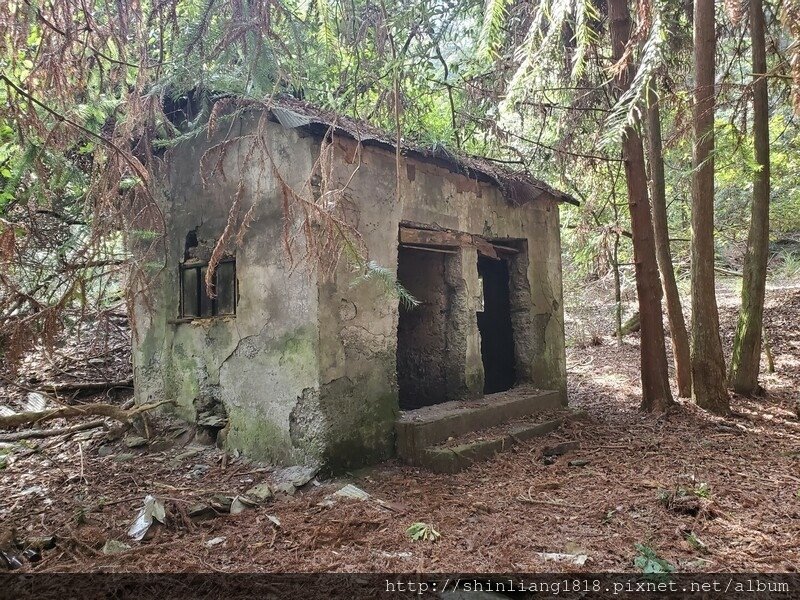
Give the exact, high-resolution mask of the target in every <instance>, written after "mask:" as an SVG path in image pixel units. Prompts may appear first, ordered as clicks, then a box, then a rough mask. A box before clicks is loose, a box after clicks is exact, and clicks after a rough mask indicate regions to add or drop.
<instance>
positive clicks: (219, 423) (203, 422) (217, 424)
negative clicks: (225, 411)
mask: <svg viewBox="0 0 800 600" xmlns="http://www.w3.org/2000/svg"><path fill="white" fill-rule="evenodd" d="M197 424H198V425H200V426H202V427H213V428H214V429H222V428H223V427H225V425H227V424H228V419H225V418H224V417H220V416H219V415H205V416H203V417H200V418H199V419H197Z"/></svg>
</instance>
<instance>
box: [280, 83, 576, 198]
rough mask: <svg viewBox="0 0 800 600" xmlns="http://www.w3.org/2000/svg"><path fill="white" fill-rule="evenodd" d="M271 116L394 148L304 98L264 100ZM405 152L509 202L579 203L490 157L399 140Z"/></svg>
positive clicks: (383, 136) (388, 138)
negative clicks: (490, 188)
mask: <svg viewBox="0 0 800 600" xmlns="http://www.w3.org/2000/svg"><path fill="white" fill-rule="evenodd" d="M267 107H268V108H269V110H270V112H271V113H272V115H273V116H274V117H275V119H276V120H277V121H278V122H279V123H280V124H281V125H283V126H284V127H287V128H294V127H302V128H303V129H306V130H308V131H309V132H311V133H315V134H318V135H326V134H327V132H328V131H332V132H333V133H344V134H345V135H347V136H349V137H351V138H353V139H356V140H358V141H360V142H361V143H362V144H364V145H366V146H378V147H381V148H385V149H391V150H396V149H397V146H398V144H397V139H396V138H395V137H393V136H392V134H391V133H388V132H386V131H384V130H381V129H378V128H377V127H375V126H373V125H372V124H370V123H369V122H367V121H364V120H361V119H353V118H351V117H348V116H345V115H340V114H337V113H335V112H332V111H329V110H325V109H323V108H320V107H318V106H315V105H313V104H311V103H309V102H306V101H304V100H298V99H297V98H293V97H292V96H289V95H286V94H282V95H279V96H276V97H275V98H273V99H271V100H270V101H269V102H268V103H267ZM399 145H400V151H401V152H402V153H403V154H404V155H405V156H409V157H412V158H416V159H419V160H422V161H425V162H429V163H432V164H436V165H438V166H440V167H443V168H446V169H448V170H450V171H453V172H456V173H461V174H463V175H466V176H468V177H472V178H475V179H479V180H483V181H490V182H492V183H495V184H496V185H497V186H498V187H500V189H501V190H502V191H503V193H504V194H505V196H506V197H507V198H508V199H509V201H510V202H512V203H514V204H524V203H526V202H531V201H533V200H536V199H537V198H539V197H541V196H544V195H548V196H550V197H552V198H553V199H555V200H557V201H558V202H567V203H570V204H575V205H577V204H578V201H577V200H576V199H575V198H573V197H572V196H570V195H568V194H565V193H564V192H561V191H559V190H557V189H555V188H553V187H551V186H550V185H548V184H547V183H545V182H544V181H541V180H539V179H536V178H534V177H532V176H531V175H530V174H528V173H526V172H524V171H515V170H512V169H510V168H508V167H507V166H506V165H505V164H503V163H502V162H499V161H496V160H492V159H490V158H484V157H478V156H469V155H466V154H455V153H453V152H451V151H450V150H448V149H446V148H443V147H422V146H418V145H415V144H413V143H411V142H408V141H405V140H403V139H401V140H400V144H399Z"/></svg>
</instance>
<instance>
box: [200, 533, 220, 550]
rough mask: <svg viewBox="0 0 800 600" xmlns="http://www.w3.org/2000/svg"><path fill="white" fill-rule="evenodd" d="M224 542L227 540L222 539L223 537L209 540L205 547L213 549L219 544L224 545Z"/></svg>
mask: <svg viewBox="0 0 800 600" xmlns="http://www.w3.org/2000/svg"><path fill="white" fill-rule="evenodd" d="M224 541H225V538H224V537H222V536H220V537H215V538H211V539H210V540H208V541H207V542H206V543H205V544H203V545H204V546H205V547H206V548H213V547H214V546H218V545H219V544H221V543H222V542H224Z"/></svg>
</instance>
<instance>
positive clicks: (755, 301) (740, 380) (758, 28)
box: [730, 0, 770, 396]
mask: <svg viewBox="0 0 800 600" xmlns="http://www.w3.org/2000/svg"><path fill="white" fill-rule="evenodd" d="M750 38H751V40H752V53H753V74H754V77H755V81H754V82H753V141H754V146H755V159H756V164H757V165H758V166H759V170H758V172H756V174H755V178H754V179H753V204H752V207H751V213H750V231H749V233H748V235H747V252H746V253H745V258H744V278H743V281H742V309H741V312H740V313H739V325H738V327H737V328H736V338H735V340H734V342H733V356H732V357H731V371H730V383H731V386H733V389H734V390H736V391H737V392H739V393H740V394H744V395H747V396H751V395H753V394H755V393H757V392H759V391H760V389H761V388H760V386H759V385H758V373H759V370H760V366H761V335H762V327H763V320H764V292H765V288H766V285H767V260H768V258H769V192H770V181H769V177H770V174H769V107H768V97H767V78H766V77H765V76H764V73H766V72H767V50H766V44H765V42H764V9H763V6H762V0H750Z"/></svg>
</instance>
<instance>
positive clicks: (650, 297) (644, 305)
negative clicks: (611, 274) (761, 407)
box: [608, 0, 673, 411]
mask: <svg viewBox="0 0 800 600" xmlns="http://www.w3.org/2000/svg"><path fill="white" fill-rule="evenodd" d="M608 18H609V22H610V24H611V49H612V54H613V57H614V59H615V60H620V58H622V55H623V53H624V51H625V47H626V45H627V44H628V41H629V40H630V36H631V17H630V10H629V8H628V2H627V0H609V2H608ZM633 72H634V68H633V65H632V64H631V63H628V64H627V65H626V66H625V67H624V68H622V69H621V70H620V71H619V73H618V75H617V76H616V78H615V81H614V83H615V85H616V87H617V91H618V92H624V90H626V89H627V88H628V86H630V84H631V79H632V76H633ZM622 152H623V157H624V159H625V177H626V181H627V188H628V206H629V208H630V213H631V230H632V233H633V260H634V263H635V265H636V291H637V293H638V296H639V314H640V317H641V324H642V325H641V327H642V334H641V363H642V364H641V370H642V405H641V406H642V409H643V410H648V411H661V410H665V409H666V408H668V407H669V406H670V405H671V404H672V403H673V400H672V391H671V390H670V387H669V372H668V369H667V352H666V347H665V343H664V322H663V318H662V315H661V283H660V282H659V279H658V266H657V263H656V248H655V242H654V240H653V222H652V220H651V215H650V201H649V199H648V197H647V174H646V172H645V164H644V149H643V147H642V137H641V135H640V134H639V131H638V128H637V127H627V128H626V129H625V131H624V132H623V139H622Z"/></svg>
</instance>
